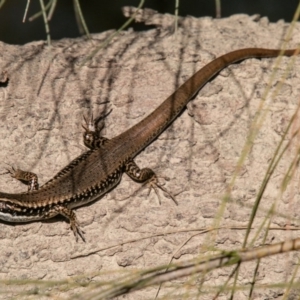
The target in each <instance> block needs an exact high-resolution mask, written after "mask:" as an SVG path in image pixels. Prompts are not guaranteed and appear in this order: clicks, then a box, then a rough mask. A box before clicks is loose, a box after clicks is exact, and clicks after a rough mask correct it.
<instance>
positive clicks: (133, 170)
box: [124, 159, 178, 205]
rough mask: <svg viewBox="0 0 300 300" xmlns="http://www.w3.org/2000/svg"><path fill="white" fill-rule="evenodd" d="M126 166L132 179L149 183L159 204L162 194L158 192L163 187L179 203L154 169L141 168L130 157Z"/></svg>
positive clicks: (127, 172) (126, 170)
mask: <svg viewBox="0 0 300 300" xmlns="http://www.w3.org/2000/svg"><path fill="white" fill-rule="evenodd" d="M124 168H125V173H126V174H127V175H128V176H129V177H130V178H131V179H133V180H134V181H136V182H140V183H144V184H147V185H149V192H150V191H151V189H154V191H155V193H156V195H157V198H158V201H159V204H161V200H160V196H159V193H158V189H161V190H162V191H163V192H165V193H166V194H167V195H169V196H170V197H171V199H172V200H173V201H174V203H175V204H176V205H178V202H177V201H176V199H175V197H174V196H173V195H172V194H171V193H170V192H169V191H167V190H166V189H165V188H164V187H162V186H161V185H160V184H159V182H158V179H157V176H156V174H155V173H154V171H153V170H151V169H149V168H143V169H140V168H139V167H138V165H137V164H136V163H135V161H134V160H133V159H129V160H128V161H127V162H126V163H125V166H124Z"/></svg>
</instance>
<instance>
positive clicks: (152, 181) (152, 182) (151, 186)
mask: <svg viewBox="0 0 300 300" xmlns="http://www.w3.org/2000/svg"><path fill="white" fill-rule="evenodd" d="M143 185H148V186H149V192H148V196H149V195H150V193H151V190H152V189H153V190H154V192H155V194H156V196H157V198H158V202H159V204H160V205H161V198H160V195H159V192H158V189H160V190H162V191H163V192H165V193H166V194H167V195H168V196H169V197H170V198H171V199H172V200H173V201H174V203H175V204H176V205H178V202H177V200H176V199H175V197H174V196H173V195H172V194H171V193H170V192H169V191H168V190H167V189H165V188H164V187H163V186H162V185H161V184H159V182H158V178H157V176H156V175H154V176H152V177H151V178H150V179H149V180H148V181H147V182H146V183H144V184H143Z"/></svg>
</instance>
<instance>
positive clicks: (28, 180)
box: [1, 166, 39, 192]
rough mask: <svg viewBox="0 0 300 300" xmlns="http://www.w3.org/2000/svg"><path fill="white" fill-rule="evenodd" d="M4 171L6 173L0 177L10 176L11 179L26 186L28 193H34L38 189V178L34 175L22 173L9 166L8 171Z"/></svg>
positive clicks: (26, 172) (27, 172)
mask: <svg viewBox="0 0 300 300" xmlns="http://www.w3.org/2000/svg"><path fill="white" fill-rule="evenodd" d="M6 171H7V172H5V173H1V175H4V174H10V176H11V177H12V178H15V179H17V180H19V181H21V182H22V183H24V184H26V185H27V186H28V192H32V191H36V190H38V189H39V182H38V176H37V175H36V174H35V173H32V172H29V171H23V170H21V169H15V168H14V167H12V166H10V168H9V169H8V168H7V169H6Z"/></svg>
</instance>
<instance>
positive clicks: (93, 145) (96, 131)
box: [82, 111, 111, 149]
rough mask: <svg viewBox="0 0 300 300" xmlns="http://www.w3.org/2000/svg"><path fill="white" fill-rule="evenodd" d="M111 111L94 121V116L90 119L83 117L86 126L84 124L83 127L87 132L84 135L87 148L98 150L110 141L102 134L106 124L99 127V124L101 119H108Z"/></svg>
mask: <svg viewBox="0 0 300 300" xmlns="http://www.w3.org/2000/svg"><path fill="white" fill-rule="evenodd" d="M110 112H111V111H109V112H108V113H107V114H106V115H104V116H99V117H98V118H96V119H95V120H94V117H93V114H92V115H91V116H90V118H86V117H85V116H83V119H84V122H85V124H82V127H83V128H84V130H85V132H84V133H83V142H84V145H85V146H86V147H88V148H89V149H97V148H100V147H102V146H103V144H104V143H105V142H106V141H108V139H107V138H106V137H103V136H101V134H100V132H101V130H102V129H103V127H104V123H102V124H101V126H99V122H100V120H101V119H103V118H104V117H106V116H107V115H108V114H110Z"/></svg>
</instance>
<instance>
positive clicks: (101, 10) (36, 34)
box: [0, 0, 299, 44]
mask: <svg viewBox="0 0 300 300" xmlns="http://www.w3.org/2000/svg"><path fill="white" fill-rule="evenodd" d="M44 1H45V3H47V0H44ZM26 2H27V0H6V2H5V3H4V5H3V7H2V8H1V9H0V41H2V42H6V43H10V44H24V43H27V42H31V41H34V40H46V34H45V26H44V23H43V20H42V17H40V18H39V19H37V20H35V21H33V22H29V21H26V22H25V23H22V19H23V15H24V11H25V7H26ZM139 2H140V1H139V0H110V1H107V0H105V1H101V0H81V1H80V5H81V8H82V11H83V15H84V16H85V20H86V23H87V25H88V28H89V30H90V32H91V33H94V32H101V31H105V30H108V29H112V28H115V29H117V28H119V27H120V26H121V25H122V24H123V23H124V22H125V21H126V19H125V18H124V17H123V15H122V11H121V7H122V6H138V4H139ZM298 4H299V0H221V16H222V17H228V16H230V15H233V14H238V13H244V14H248V15H253V14H259V15H261V16H267V17H268V18H269V20H270V21H272V22H276V21H278V20H280V19H284V20H285V21H286V22H290V21H291V20H292V18H293V15H294V13H295V11H296V8H297V5H298ZM179 5H180V6H179V15H180V16H186V15H192V16H195V17H200V16H211V17H215V16H216V8H215V1H214V0H180V2H179ZM144 7H148V8H152V9H155V10H157V11H159V12H161V13H171V14H174V9H175V8H174V7H175V0H145V4H144ZM39 10H40V6H39V1H38V0H31V1H30V7H29V11H28V14H27V16H28V17H30V16H32V15H33V14H35V13H36V12H38V11H39ZM27 19H28V18H27ZM130 27H134V29H135V30H146V29H147V28H146V27H142V26H141V25H135V24H131V25H130ZM50 33H51V38H52V39H56V40H57V39H61V38H64V37H78V36H79V35H80V34H79V31H78V27H77V23H76V20H75V14H74V8H73V1H72V0H57V7H56V9H55V12H54V15H53V18H52V20H51V21H50Z"/></svg>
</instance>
